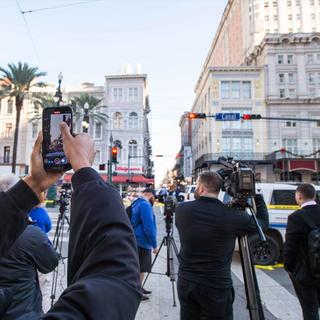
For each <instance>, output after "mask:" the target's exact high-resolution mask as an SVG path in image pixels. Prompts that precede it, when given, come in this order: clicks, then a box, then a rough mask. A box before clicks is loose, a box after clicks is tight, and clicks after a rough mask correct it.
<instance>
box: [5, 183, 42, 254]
mask: <svg viewBox="0 0 320 320" xmlns="http://www.w3.org/2000/svg"><path fill="white" fill-rule="evenodd" d="M38 203H39V199H38V197H37V196H36V195H35V193H34V192H33V191H32V190H31V189H30V188H29V187H28V185H27V184H26V183H25V182H24V181H22V180H21V181H19V182H18V183H17V184H15V185H14V186H13V187H12V188H10V189H9V190H8V191H7V192H0V258H1V257H2V256H3V255H4V254H5V253H6V252H7V251H8V250H9V248H10V247H11V246H12V244H13V243H14V242H15V241H16V239H17V238H18V237H19V236H20V234H21V233H22V232H23V230H24V229H25V228H26V226H27V224H28V218H27V217H28V212H29V211H30V210H31V209H32V208H33V207H34V206H35V205H37V204H38Z"/></svg>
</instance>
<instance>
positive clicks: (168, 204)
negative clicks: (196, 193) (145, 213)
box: [163, 196, 177, 220]
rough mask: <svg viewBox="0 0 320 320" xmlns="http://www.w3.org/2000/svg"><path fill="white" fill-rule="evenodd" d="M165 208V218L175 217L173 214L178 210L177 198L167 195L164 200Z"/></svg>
mask: <svg viewBox="0 0 320 320" xmlns="http://www.w3.org/2000/svg"><path fill="white" fill-rule="evenodd" d="M163 204H164V210H163V215H164V216H165V219H171V220H172V219H173V214H174V213H175V211H176V205H177V200H176V199H175V198H174V197H171V196H170V197H167V198H166V199H165V200H164V203H163Z"/></svg>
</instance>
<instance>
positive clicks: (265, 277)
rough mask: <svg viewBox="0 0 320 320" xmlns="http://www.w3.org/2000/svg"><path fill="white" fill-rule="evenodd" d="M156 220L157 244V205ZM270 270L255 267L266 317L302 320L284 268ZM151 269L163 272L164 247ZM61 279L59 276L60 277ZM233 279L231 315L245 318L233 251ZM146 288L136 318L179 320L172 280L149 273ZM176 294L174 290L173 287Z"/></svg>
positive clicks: (45, 283)
mask: <svg viewBox="0 0 320 320" xmlns="http://www.w3.org/2000/svg"><path fill="white" fill-rule="evenodd" d="M155 210H156V215H157V221H158V238H159V243H161V240H162V239H163V237H164V235H165V225H164V222H163V216H162V213H161V208H160V207H156V208H155ZM55 211H57V210H50V212H49V213H50V216H51V218H52V220H53V231H52V232H51V233H50V237H51V238H53V235H54V230H55V227H56V222H57V219H58V213H57V212H55ZM174 238H175V241H176V244H177V246H178V247H179V246H180V243H179V239H178V237H177V232H176V231H175V234H174ZM67 244H68V233H67V232H65V234H64V237H63V246H62V254H63V256H66V253H67ZM174 266H175V272H176V271H177V268H178V262H177V259H176V258H175V259H174ZM65 268H66V261H65V265H64V266H63V265H61V266H60V269H59V279H58V290H57V291H58V292H61V291H62V290H63V288H64V287H65V286H66V271H65ZM269 269H270V270H265V269H259V268H256V273H257V278H258V282H259V286H260V294H261V299H262V303H263V306H264V312H265V318H266V319H267V320H276V319H281V320H299V319H302V315H301V310H300V306H299V303H298V300H297V298H296V296H295V294H294V291H293V287H292V285H291V282H290V279H289V278H288V275H287V273H286V272H285V271H284V270H283V268H281V267H280V268H269ZM153 271H154V272H157V273H165V272H166V247H163V249H162V250H161V252H160V254H159V257H158V259H157V261H156V263H155V266H154V268H153ZM61 278H62V279H61ZM232 278H233V282H234V288H235V292H236V295H235V302H234V315H235V317H234V318H235V319H236V320H248V319H249V314H248V311H247V309H246V295H245V289H244V285H243V279H242V268H241V263H240V260H239V255H238V253H235V255H234V259H233V263H232ZM51 284H52V274H49V275H46V276H42V277H41V285H42V289H43V293H44V309H45V310H47V309H48V308H49V306H50V299H49V298H50V293H51ZM145 287H146V288H147V289H149V290H151V291H152V295H151V296H150V300H149V301H145V302H142V303H141V305H140V308H139V310H138V313H137V316H136V320H147V319H152V320H163V319H170V320H177V319H179V302H178V299H176V300H177V306H176V307H173V306H172V305H173V293H172V282H171V281H170V279H169V278H168V277H167V276H165V275H157V274H151V275H150V277H149V278H148V280H147V282H146V285H145ZM175 293H176V290H175Z"/></svg>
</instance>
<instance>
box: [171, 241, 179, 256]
mask: <svg viewBox="0 0 320 320" xmlns="http://www.w3.org/2000/svg"><path fill="white" fill-rule="evenodd" d="M171 242H172V246H173V249H174V252H175V254H176V256H177V258H178V260H179V250H178V247H177V244H176V242H175V241H174V238H173V237H171Z"/></svg>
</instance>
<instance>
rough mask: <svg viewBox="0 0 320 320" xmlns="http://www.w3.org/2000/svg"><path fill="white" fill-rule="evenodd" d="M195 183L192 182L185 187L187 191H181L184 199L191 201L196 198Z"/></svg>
mask: <svg viewBox="0 0 320 320" xmlns="http://www.w3.org/2000/svg"><path fill="white" fill-rule="evenodd" d="M196 187H197V186H196V185H195V184H190V185H187V186H186V187H185V192H182V193H181V196H183V197H184V198H183V201H191V200H194V191H195V190H196Z"/></svg>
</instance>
